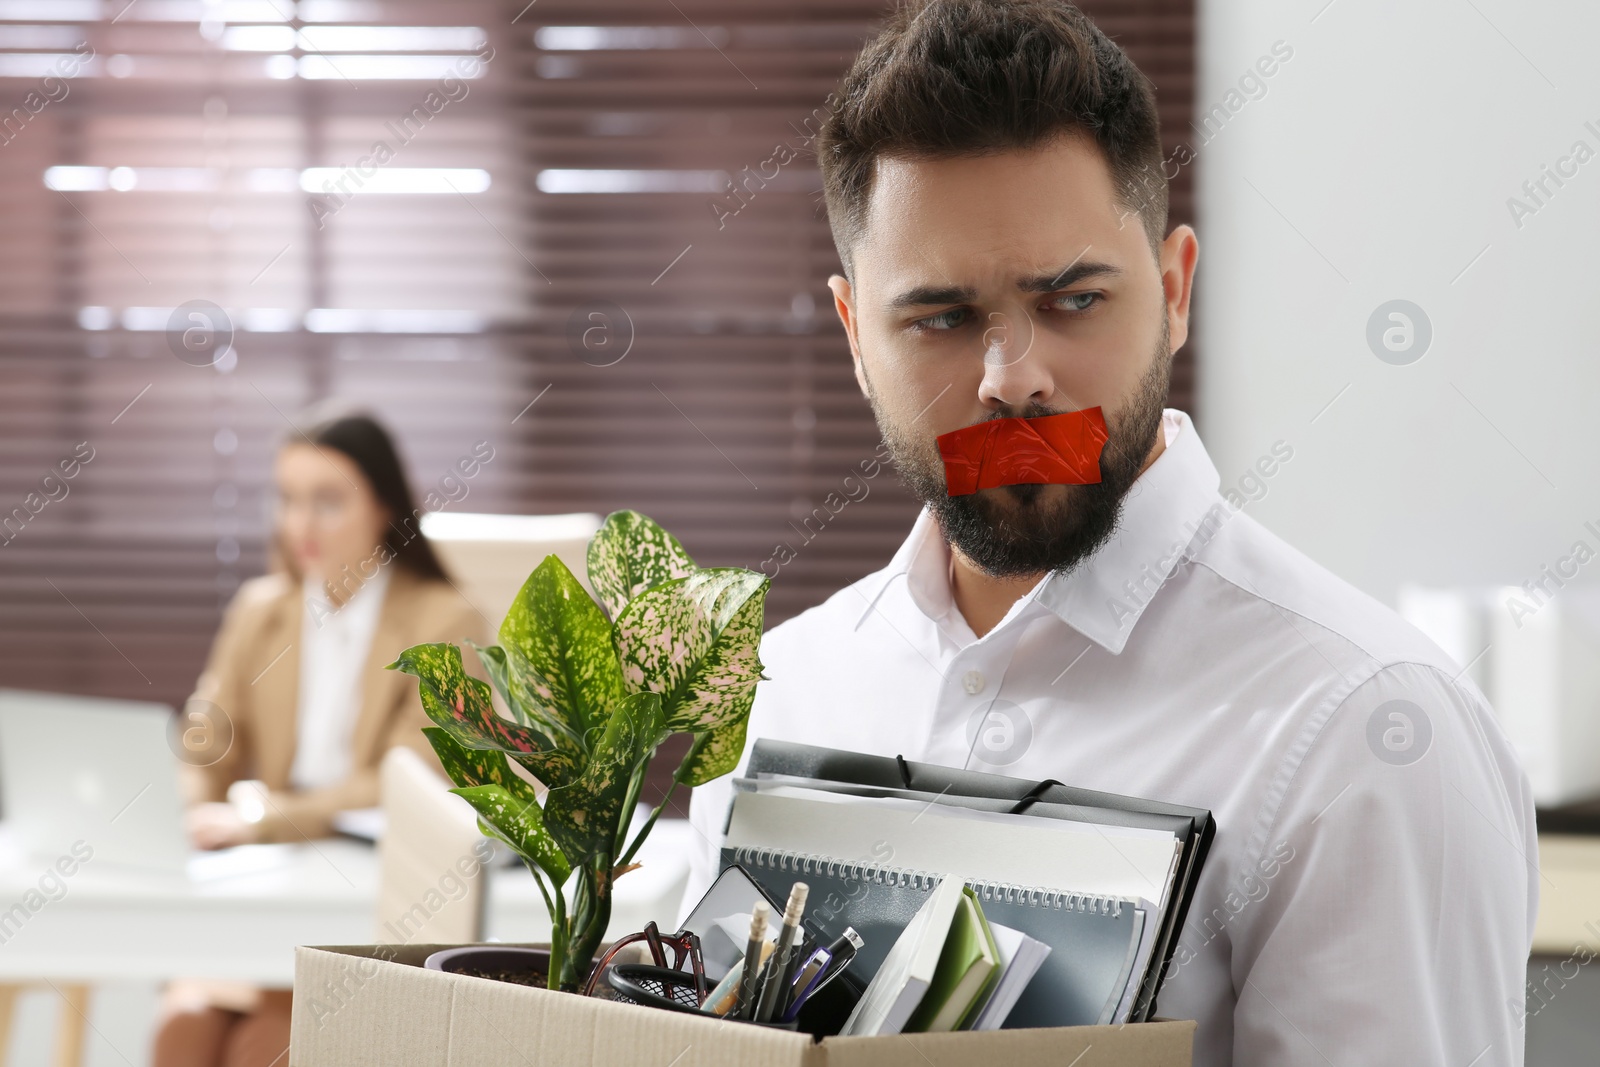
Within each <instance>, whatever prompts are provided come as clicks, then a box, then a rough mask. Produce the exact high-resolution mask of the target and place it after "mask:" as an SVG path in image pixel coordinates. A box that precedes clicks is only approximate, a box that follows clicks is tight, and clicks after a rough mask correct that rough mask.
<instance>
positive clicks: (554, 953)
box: [545, 886, 571, 989]
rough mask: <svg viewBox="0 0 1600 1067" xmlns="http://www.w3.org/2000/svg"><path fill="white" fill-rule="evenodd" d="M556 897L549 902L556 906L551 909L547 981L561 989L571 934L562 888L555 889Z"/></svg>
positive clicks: (565, 899)
mask: <svg viewBox="0 0 1600 1067" xmlns="http://www.w3.org/2000/svg"><path fill="white" fill-rule="evenodd" d="M554 897H555V899H554V900H553V901H549V903H553V904H554V905H555V906H554V907H553V908H551V909H550V919H551V922H550V972H549V974H548V976H547V977H546V979H545V981H546V982H547V983H549V984H554V985H555V988H557V989H560V988H562V986H561V985H560V984H559V983H560V981H561V977H562V975H563V973H564V972H565V971H566V970H567V945H568V944H569V940H568V939H569V936H570V933H571V932H570V931H569V930H568V929H567V898H566V894H565V893H564V892H562V887H561V886H556V887H555V894H554Z"/></svg>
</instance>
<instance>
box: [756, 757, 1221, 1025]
mask: <svg viewBox="0 0 1600 1067" xmlns="http://www.w3.org/2000/svg"><path fill="white" fill-rule="evenodd" d="M745 773H746V774H747V775H749V776H750V777H751V779H757V780H764V781H766V782H769V783H771V784H774V785H777V784H783V783H784V782H791V783H800V782H803V783H804V784H808V785H810V786H811V787H813V788H820V789H825V790H831V791H833V792H835V793H842V794H852V795H860V796H868V797H880V798H881V797H896V798H900V799H905V800H915V801H917V802H918V803H919V804H921V805H924V806H927V810H928V811H929V812H931V813H940V812H944V811H949V810H950V809H952V808H964V809H967V810H969V811H987V812H991V813H999V814H1012V815H1015V814H1018V813H1025V814H1026V815H1027V816H1029V817H1032V818H1037V819H1042V820H1058V821H1064V822H1076V823H1089V824H1092V825H1094V826H1097V827H1099V828H1101V829H1102V830H1104V831H1105V833H1106V834H1107V835H1108V836H1114V835H1115V833H1116V831H1115V828H1116V827H1123V828H1128V829H1143V830H1146V831H1149V830H1156V831H1160V832H1162V833H1164V834H1167V835H1171V837H1172V839H1173V840H1174V841H1175V842H1176V847H1177V849H1178V855H1177V857H1176V859H1175V866H1174V868H1173V870H1172V877H1171V879H1170V882H1169V886H1168V891H1167V893H1166V894H1165V895H1164V896H1152V895H1151V894H1150V893H1149V892H1148V890H1147V888H1146V885H1147V881H1148V879H1149V878H1151V877H1153V875H1154V867H1155V866H1158V865H1159V861H1158V860H1157V859H1156V858H1154V857H1147V858H1146V859H1147V861H1146V863H1145V864H1144V865H1143V877H1144V881H1141V883H1140V884H1139V885H1137V886H1134V887H1127V886H1124V887H1121V889H1120V890H1113V889H1109V888H1107V887H1105V886H1102V887H1101V888H1100V889H1099V892H1098V895H1100V896H1148V897H1150V898H1151V899H1154V900H1155V901H1156V904H1157V906H1156V909H1155V910H1154V911H1153V912H1152V913H1151V915H1150V916H1149V917H1148V918H1147V922H1146V926H1147V934H1146V936H1147V937H1149V936H1153V938H1154V947H1153V949H1152V950H1151V955H1150V957H1149V959H1148V962H1146V961H1145V958H1144V957H1143V955H1141V957H1140V962H1139V964H1138V965H1137V968H1136V970H1135V976H1136V978H1137V980H1138V986H1137V989H1135V990H1133V991H1132V992H1131V994H1130V998H1129V1000H1130V1003H1131V1010H1130V1011H1129V1012H1128V1014H1127V1018H1128V1019H1129V1020H1130V1021H1134V1022H1142V1021H1144V1020H1146V1019H1150V1018H1152V1017H1154V1016H1155V1015H1156V994H1157V992H1158V990H1159V989H1160V988H1161V983H1162V979H1163V978H1164V977H1165V976H1166V972H1167V968H1168V966H1169V965H1170V962H1171V959H1172V956H1173V954H1174V950H1175V948H1176V946H1177V940H1178V931H1180V930H1181V929H1182V928H1183V924H1184V921H1185V918H1186V916H1187V913H1188V909H1189V904H1190V902H1191V900H1192V899H1193V896H1194V889H1195V886H1196V883H1197V882H1198V881H1199V878H1200V872H1201V870H1202V868H1203V866H1204V864H1205V860H1206V855H1207V853H1208V852H1209V849H1210V845H1211V841H1212V839H1213V838H1214V836H1215V833H1216V827H1215V822H1214V821H1213V819H1212V818H1211V813H1210V812H1209V811H1206V810H1205V809H1203V808H1193V807H1186V806H1183V805H1180V804H1174V803H1171V802H1168V801H1160V800H1151V799H1147V798H1140V797H1130V796H1122V795H1118V794H1112V793H1104V792H1098V791H1095V790H1091V789H1084V788H1082V787H1077V786H1067V785H1063V784H1062V783H1060V782H1056V781H1051V780H1046V781H1042V782H1041V781H1030V780H1027V779H1022V778H1010V777H1006V776H1004V775H998V774H992V773H987V772H980V771H970V770H961V769H957V768H951V767H942V766H937V765H933V764H924V763H916V762H912V761H910V760H906V759H903V758H901V757H898V756H887V757H886V756H875V755H869V754H867V753H861V752H847V751H843V750H840V749H830V748H820V747H817V746H813V745H805V744H798V743H795V742H789V741H774V740H772V739H770V738H762V739H758V740H757V741H756V743H755V745H754V748H753V750H752V752H751V754H750V758H749V762H748V764H747V765H746V769H745ZM736 788H737V786H736ZM730 818H731V813H730ZM927 822H928V819H927V818H922V819H921V820H920V822H919V823H918V826H921V827H923V828H924V829H925V826H923V824H926V823H927ZM790 833H791V830H790V829H783V830H782V831H781V832H780V834H779V836H778V838H777V839H775V840H774V841H772V842H770V843H772V844H775V845H778V846H779V847H782V848H786V849H789V850H791V851H798V852H807V853H828V854H839V853H841V852H843V853H844V854H845V855H846V856H848V857H850V858H853V859H857V860H867V859H870V860H873V861H875V862H878V863H880V864H888V863H898V864H899V865H900V866H902V867H910V868H915V869H919V870H928V869H933V868H935V867H941V866H944V863H945V861H950V862H954V863H956V864H958V865H959V864H962V863H964V862H966V861H968V860H969V859H971V858H972V856H973V855H981V856H988V855H990V854H992V853H993V851H994V850H993V848H992V846H991V842H989V841H988V840H985V841H983V842H982V843H981V845H980V846H979V847H977V848H974V849H968V850H964V851H961V850H958V851H957V852H956V853H955V854H954V856H953V858H952V856H951V855H949V854H943V855H940V854H935V855H933V856H928V855H926V854H924V855H920V856H918V857H917V859H916V860H915V861H914V862H913V861H911V860H909V859H908V854H907V853H906V852H905V851H904V850H902V853H901V854H900V855H898V856H892V857H889V856H884V855H881V854H879V852H878V851H874V849H873V848H867V849H865V850H863V849H862V848H860V847H859V846H860V844H861V841H862V838H861V836H860V835H859V834H858V833H855V832H846V833H845V834H843V835H842V836H843V838H847V839H849V838H853V839H854V841H855V845H856V846H858V847H857V848H856V850H855V851H847V850H846V848H844V847H841V845H843V844H844V842H843V841H840V840H831V839H819V838H817V837H816V836H815V835H812V836H811V837H810V839H809V840H807V839H806V836H805V835H802V836H801V838H800V839H799V840H796V839H794V838H792V837H791V836H789V835H790ZM865 840H866V841H867V842H869V843H870V842H873V841H874V839H873V838H871V837H868V838H866V839H865ZM755 843H761V844H766V843H769V842H765V841H760V840H759V839H758V840H757V841H756V842H755ZM1002 869H1004V865H1002V866H999V867H995V868H992V869H988V870H984V871H981V872H978V873H977V877H978V879H979V880H980V881H1006V882H1012V883H1019V884H1024V885H1030V886H1048V885H1054V886H1056V887H1058V888H1059V887H1060V886H1061V885H1063V884H1066V883H1064V882H1062V881H1060V880H1056V881H1051V880H1050V879H1049V878H1046V877H1033V878H1029V877H1024V876H1022V875H1021V874H1018V873H1014V872H1011V871H1010V870H1004V873H1001V871H1002ZM1033 870H1034V872H1035V873H1036V874H1038V873H1039V872H1038V869H1037V868H1036V867H1035V868H1033ZM973 873H974V872H972V871H967V872H965V874H964V876H971V875H972V874H973ZM1074 888H1078V889H1082V888H1083V887H1082V886H1076V887H1074ZM1151 927H1153V930H1151V929H1149V928H1151ZM1041 940H1044V939H1041ZM1118 1017H1119V1019H1120V1018H1121V1014H1120V1009H1119V1016H1118Z"/></svg>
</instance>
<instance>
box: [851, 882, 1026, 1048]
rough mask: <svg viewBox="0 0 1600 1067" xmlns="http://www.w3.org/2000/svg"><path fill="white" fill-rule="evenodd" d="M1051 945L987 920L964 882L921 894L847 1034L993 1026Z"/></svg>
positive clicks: (996, 1024)
mask: <svg viewBox="0 0 1600 1067" xmlns="http://www.w3.org/2000/svg"><path fill="white" fill-rule="evenodd" d="M1049 954H1050V947H1049V946H1048V945H1045V944H1044V943H1043V942H1040V941H1036V940H1034V939H1033V938H1031V937H1029V936H1027V935H1026V934H1023V933H1020V932H1019V931H1016V930H1012V929H1010V928H1008V927H1004V926H1000V925H999V924H997V923H990V922H989V920H988V919H987V918H986V917H985V916H984V914H983V905H982V904H981V903H980V902H979V900H978V895H977V893H975V892H974V891H973V890H972V889H971V888H969V887H966V886H963V885H962V884H961V882H959V881H957V880H956V879H953V878H952V879H947V880H946V881H944V882H942V883H941V884H940V885H939V887H938V888H937V889H935V890H934V891H933V892H932V893H930V894H929V895H928V898H927V900H925V901H924V902H923V904H922V907H921V908H919V909H917V914H916V915H915V916H913V917H912V919H911V922H910V923H908V924H907V925H906V928H905V930H904V931H903V932H902V933H901V934H900V937H899V939H898V940H897V941H896V942H895V944H894V947H893V948H892V949H890V950H889V955H888V956H887V957H886V958H885V959H884V962H883V966H882V967H880V968H879V969H878V973H877V974H876V975H875V976H874V977H873V980H872V983H871V984H870V985H869V986H868V987H867V990H866V993H865V994H864V995H863V996H862V998H861V1000H860V1001H859V1002H858V1003H857V1004H856V1009H855V1012H854V1013H853V1014H852V1015H851V1016H850V1018H849V1021H847V1022H846V1023H845V1026H844V1030H843V1033H844V1034H846V1035H869V1034H899V1033H943V1032H946V1031H950V1030H998V1029H999V1028H1000V1024H1001V1023H1003V1022H1004V1021H1005V1019H1006V1016H1007V1015H1009V1014H1010V1012H1011V1009H1012V1008H1013V1007H1014V1006H1015V1005H1016V1002H1017V997H1018V996H1019V995H1020V994H1021V993H1022V990H1023V989H1024V988H1026V987H1027V985H1028V983H1029V982H1031V981H1032V979H1033V976H1034V975H1035V974H1036V973H1038V970H1039V967H1040V965H1041V964H1042V963H1044V960H1045V957H1046V956H1048V955H1049Z"/></svg>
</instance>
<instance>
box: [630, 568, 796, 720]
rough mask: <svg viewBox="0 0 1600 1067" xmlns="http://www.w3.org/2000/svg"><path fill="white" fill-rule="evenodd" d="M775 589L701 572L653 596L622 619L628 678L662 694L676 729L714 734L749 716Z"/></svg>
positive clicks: (758, 581)
mask: <svg viewBox="0 0 1600 1067" xmlns="http://www.w3.org/2000/svg"><path fill="white" fill-rule="evenodd" d="M767 586H768V580H767V579H766V578H765V577H763V576H762V575H760V574H756V573H753V572H751V571H746V570H740V569H737V568H710V569H706V570H700V571H696V572H695V573H694V574H692V575H690V576H689V577H687V578H681V579H677V580H675V581H670V582H665V583H663V584H661V585H657V586H654V587H652V588H650V589H648V590H646V591H645V592H643V593H641V594H640V595H639V596H637V597H635V598H634V599H633V600H632V601H630V602H629V604H628V606H627V607H626V608H624V609H623V611H622V613H621V614H620V615H619V616H618V617H617V621H616V625H615V627H614V628H613V637H614V639H615V641H616V645H617V655H618V658H619V659H620V661H621V663H622V673H623V678H624V680H625V681H626V683H627V685H628V687H629V688H630V689H634V690H636V691H648V692H652V693H660V694H661V703H662V708H663V712H664V714H665V716H666V725H667V728H668V729H669V730H674V731H677V730H690V731H694V732H696V733H698V732H702V731H706V730H714V729H716V728H718V727H720V726H722V725H724V724H725V723H728V722H731V721H733V720H734V719H735V718H738V717H740V716H741V715H744V714H747V713H748V711H749V708H750V697H751V694H752V693H753V692H754V688H755V684H756V682H757V681H759V680H760V678H761V658H760V656H759V654H758V646H759V644H760V640H761V618H762V608H763V605H764V604H765V601H766V594H767Z"/></svg>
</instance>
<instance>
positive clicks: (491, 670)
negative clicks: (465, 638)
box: [468, 642, 583, 754]
mask: <svg viewBox="0 0 1600 1067" xmlns="http://www.w3.org/2000/svg"><path fill="white" fill-rule="evenodd" d="M468 644H471V645H472V647H473V650H474V651H476V652H477V653H478V661H479V662H480V663H482V664H483V669H484V673H486V674H488V676H489V681H490V683H491V684H492V685H493V686H494V688H495V691H496V692H498V693H499V694H500V699H502V700H504V701H505V702H506V707H508V708H510V709H511V714H512V715H514V716H516V719H517V721H518V722H520V723H521V724H522V725H524V726H527V727H531V728H532V729H534V730H536V731H537V732H539V733H541V734H543V735H544V736H545V737H546V738H548V739H549V741H550V747H551V748H559V749H563V750H566V751H570V752H573V753H574V754H581V753H582V751H583V738H581V737H580V736H579V735H578V734H577V733H576V732H575V731H574V730H573V729H572V728H571V727H570V726H568V725H567V723H566V721H565V720H564V719H562V717H561V715H560V714H559V713H557V712H554V711H551V710H550V709H549V708H547V707H545V706H544V705H543V704H541V703H540V702H539V701H538V699H537V698H536V697H535V696H534V694H533V692H532V691H531V690H530V689H529V688H528V686H527V682H526V681H525V678H526V676H527V674H528V671H527V670H526V668H521V667H513V666H512V658H513V657H515V656H516V653H515V652H510V653H508V652H507V651H506V650H505V649H503V648H501V647H500V646H499V645H487V646H485V645H479V644H476V643H474V642H468ZM517 662H518V663H519V664H520V662H521V660H520V657H517Z"/></svg>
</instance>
